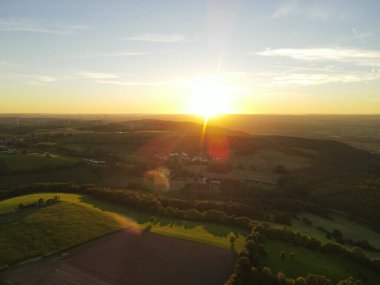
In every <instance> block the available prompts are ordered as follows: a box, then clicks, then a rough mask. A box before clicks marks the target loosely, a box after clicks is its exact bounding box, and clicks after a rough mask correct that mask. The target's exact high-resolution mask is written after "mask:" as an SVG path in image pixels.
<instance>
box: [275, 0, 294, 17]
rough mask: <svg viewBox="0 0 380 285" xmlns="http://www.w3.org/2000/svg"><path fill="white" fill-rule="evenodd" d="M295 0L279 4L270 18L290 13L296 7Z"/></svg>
mask: <svg viewBox="0 0 380 285" xmlns="http://www.w3.org/2000/svg"><path fill="white" fill-rule="evenodd" d="M296 5H297V1H288V2H285V3H283V4H282V5H281V6H279V7H278V8H277V9H276V10H275V12H274V13H273V15H272V17H271V18H272V19H277V18H281V17H285V16H287V15H289V14H292V13H293V12H294V11H295V9H296Z"/></svg>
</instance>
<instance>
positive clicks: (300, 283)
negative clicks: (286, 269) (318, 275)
mask: <svg viewBox="0 0 380 285" xmlns="http://www.w3.org/2000/svg"><path fill="white" fill-rule="evenodd" d="M306 284H307V283H306V280H305V278H303V277H302V276H300V277H298V278H297V279H296V281H295V285H306Z"/></svg>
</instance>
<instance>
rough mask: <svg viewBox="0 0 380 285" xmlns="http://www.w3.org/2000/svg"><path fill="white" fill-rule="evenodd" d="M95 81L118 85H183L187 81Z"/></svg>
mask: <svg viewBox="0 0 380 285" xmlns="http://www.w3.org/2000/svg"><path fill="white" fill-rule="evenodd" d="M96 82H97V83H101V84H111V85H119V86H147V87H149V86H152V87H154V86H165V85H183V84H186V83H188V81H187V80H163V81H120V80H96Z"/></svg>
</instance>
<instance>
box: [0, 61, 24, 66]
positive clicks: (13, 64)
mask: <svg viewBox="0 0 380 285" xmlns="http://www.w3.org/2000/svg"><path fill="white" fill-rule="evenodd" d="M1 65H2V66H20V65H19V64H16V63H12V62H9V61H2V60H0V66H1Z"/></svg>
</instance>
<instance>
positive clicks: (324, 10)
mask: <svg viewBox="0 0 380 285" xmlns="http://www.w3.org/2000/svg"><path fill="white" fill-rule="evenodd" d="M295 15H296V16H303V17H306V18H308V19H312V20H318V19H324V20H326V19H336V18H340V17H337V16H338V11H336V10H335V9H333V7H331V5H330V6H324V5H321V4H320V3H318V5H315V4H314V5H313V4H312V3H309V1H304V2H302V1H299V0H289V1H283V2H282V3H281V5H280V6H278V7H277V8H276V9H275V10H274V12H273V14H272V16H271V17H270V19H272V20H274V19H279V18H283V17H288V16H295Z"/></svg>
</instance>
